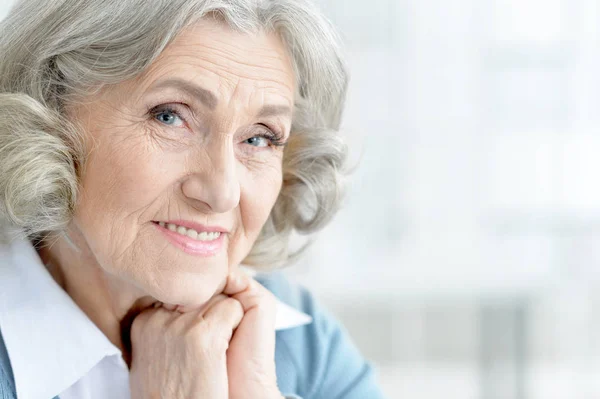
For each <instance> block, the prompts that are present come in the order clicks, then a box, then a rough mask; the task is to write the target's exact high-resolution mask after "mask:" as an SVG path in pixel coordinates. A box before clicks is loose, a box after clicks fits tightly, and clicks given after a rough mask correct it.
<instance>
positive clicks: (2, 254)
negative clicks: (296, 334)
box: [0, 240, 312, 399]
mask: <svg viewBox="0 0 600 399" xmlns="http://www.w3.org/2000/svg"><path fill="white" fill-rule="evenodd" d="M311 321H312V319H311V317H310V316H308V315H306V314H304V313H301V312H299V311H297V310H295V309H293V308H291V307H289V306H288V305H285V304H284V303H283V302H278V307H277V318H276V330H282V329H286V328H291V327H295V326H300V325H304V324H308V323H310V322H311ZM0 330H1V331H2V337H3V339H4V343H5V345H6V349H7V352H8V355H9V358H10V362H11V365H12V369H13V374H14V378H15V386H16V391H17V398H18V399H53V398H54V397H55V396H57V395H59V396H60V399H106V398H111V399H129V398H130V393H129V370H128V369H127V365H126V364H125V362H124V361H123V358H122V357H121V351H120V350H119V348H117V347H116V346H115V345H113V344H112V343H111V342H110V341H109V340H108V338H106V336H105V335H104V334H103V333H102V332H101V331H100V330H99V329H98V327H96V325H95V324H94V323H93V322H92V321H91V320H90V319H89V318H88V317H87V316H86V314H85V313H84V312H83V311H82V310H81V309H80V308H79V307H78V306H77V305H76V304H75V302H73V300H72V299H71V298H70V297H69V295H68V294H67V293H66V292H65V291H64V290H63V289H62V288H61V287H60V286H59V285H58V284H57V283H56V281H54V279H53V278H52V276H51V275H50V273H49V272H48V270H47V269H46V267H45V266H44V265H43V263H42V261H41V259H40V258H39V256H38V254H37V252H36V251H35V249H34V248H33V246H32V245H31V243H30V242H29V241H27V240H15V241H14V242H13V243H12V244H11V245H10V246H8V247H7V246H2V245H0Z"/></svg>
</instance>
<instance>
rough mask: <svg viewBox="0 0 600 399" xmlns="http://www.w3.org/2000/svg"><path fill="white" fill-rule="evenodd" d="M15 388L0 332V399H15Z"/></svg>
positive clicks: (0, 332)
mask: <svg viewBox="0 0 600 399" xmlns="http://www.w3.org/2000/svg"><path fill="white" fill-rule="evenodd" d="M15 398H16V394H15V387H14V381H13V374H12V368H11V367H10V361H9V359H8V353H7V352H6V346H5V345H4V340H3V339H2V331H0V399H15Z"/></svg>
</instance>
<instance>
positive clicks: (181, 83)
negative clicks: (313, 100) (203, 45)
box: [151, 78, 292, 118]
mask: <svg viewBox="0 0 600 399" xmlns="http://www.w3.org/2000/svg"><path fill="white" fill-rule="evenodd" d="M167 87H171V88H175V89H177V90H181V91H183V92H185V93H187V94H188V95H190V96H192V97H195V98H197V99H198V100H200V102H201V103H203V104H204V105H205V106H206V107H208V108H209V109H210V110H213V109H215V108H216V107H217V104H218V102H219V100H218V99H217V96H216V95H215V94H214V93H213V92H212V91H210V90H208V89H205V88H203V87H200V86H198V85H196V84H195V83H191V82H188V81H187V80H184V79H179V78H170V79H165V80H162V81H160V82H158V83H157V84H155V85H154V86H152V87H151V90H152V91H154V90H159V89H164V88H167ZM279 115H283V116H290V117H291V116H292V109H291V108H290V107H288V106H287V105H265V106H264V107H262V108H261V109H260V111H259V112H258V114H257V116H258V117H259V118H268V117H272V116H279Z"/></svg>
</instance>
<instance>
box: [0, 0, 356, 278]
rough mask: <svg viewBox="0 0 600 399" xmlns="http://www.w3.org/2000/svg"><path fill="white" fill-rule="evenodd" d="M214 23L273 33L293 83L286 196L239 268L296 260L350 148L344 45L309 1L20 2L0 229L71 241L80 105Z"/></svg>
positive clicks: (79, 161) (337, 189) (2, 86)
mask: <svg viewBox="0 0 600 399" xmlns="http://www.w3.org/2000/svg"><path fill="white" fill-rule="evenodd" d="M201 18H218V19H220V20H222V21H223V22H225V23H227V24H228V26H230V27H231V28H232V29H235V30H238V31H241V32H247V33H251V32H256V31H258V30H266V31H269V32H274V33H276V34H278V35H279V36H280V37H281V38H282V40H283V42H284V43H285V45H286V47H287V50H288V52H289V54H290V55H291V58H292V61H293V65H294V72H295V74H296V80H297V82H298V87H297V95H296V101H295V102H296V110H295V113H294V120H293V123H292V135H291V137H290V141H289V145H288V146H287V148H286V149H285V153H284V160H283V186H282V190H281V192H280V195H279V197H278V199H277V201H276V203H275V205H274V207H273V209H272V211H271V214H270V216H269V219H268V220H267V222H266V224H265V226H264V227H263V229H262V232H261V234H260V236H259V238H258V239H257V241H256V243H255V244H254V246H253V249H252V251H251V252H250V254H249V255H248V257H247V258H246V259H245V261H244V263H245V264H248V265H251V266H254V267H261V268H265V267H268V266H275V265H281V264H284V263H286V262H287V261H288V260H289V259H291V258H292V257H293V255H294V254H293V253H292V252H291V251H290V250H289V237H290V234H291V233H292V232H293V231H294V230H295V231H297V232H299V233H302V234H308V233H312V232H315V231H317V230H319V229H320V228H322V227H323V226H324V225H325V224H326V223H327V222H328V221H329V220H330V219H331V218H332V216H333V215H334V213H335V212H336V210H337V208H338V207H339V204H340V201H341V196H342V177H343V174H344V163H345V159H346V152H347V151H346V146H345V144H344V142H343V140H342V139H341V138H340V136H339V135H338V133H337V131H338V129H339V124H340V118H341V113H342V109H343V106H344V101H345V96H346V88H347V81H348V76H347V72H346V68H345V65H344V62H343V59H342V56H341V51H340V46H339V40H338V37H337V35H336V33H335V31H334V30H333V29H332V27H331V25H330V24H329V23H328V22H327V20H326V19H325V18H324V17H323V16H322V15H321V14H320V12H319V11H318V10H317V9H316V7H315V6H314V5H313V4H311V3H309V2H308V1H305V0H153V1H148V0H93V1H90V0H45V1H41V0H21V1H20V2H19V3H17V5H16V6H15V7H14V8H13V9H12V10H11V12H10V13H9V15H8V17H7V18H6V19H5V20H4V21H2V22H1V23H0V54H2V57H1V59H0V113H1V114H2V118H0V227H3V229H2V230H4V231H5V232H8V231H11V232H13V233H14V231H20V232H23V233H22V234H26V235H27V237H28V238H29V239H31V240H36V241H37V240H42V239H43V238H48V237H50V236H52V235H54V234H60V233H62V232H64V230H65V228H66V226H67V225H68V223H69V222H70V221H71V219H72V215H73V210H74V208H75V206H76V203H77V192H78V176H79V175H80V173H81V168H83V167H84V166H85V153H84V151H85V150H84V148H85V146H84V145H83V140H84V135H82V134H81V129H80V128H78V127H77V126H75V125H74V124H73V123H71V122H69V121H67V120H66V118H63V117H62V115H63V110H64V109H65V108H66V107H67V106H68V105H69V104H70V103H72V102H73V101H74V100H75V99H76V98H78V97H79V96H81V95H83V96H85V94H86V93H88V94H89V93H92V92H95V91H97V90H99V89H100V88H101V87H102V86H103V85H109V84H115V83H118V82H121V81H124V80H126V79H129V78H132V77H135V76H136V75H138V74H140V73H141V72H142V71H144V70H145V69H146V68H147V67H148V66H149V65H150V64H151V63H152V62H153V61H154V60H155V59H156V58H157V57H158V55H159V54H160V53H161V52H162V51H163V49H164V48H165V47H166V46H167V45H168V44H169V42H171V41H172V40H173V39H174V37H175V36H176V35H177V34H178V33H179V32H180V31H181V30H182V29H184V28H185V27H186V26H189V25H190V24H193V23H195V22H197V21H198V20H199V19H201Z"/></svg>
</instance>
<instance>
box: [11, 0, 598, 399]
mask: <svg viewBox="0 0 600 399" xmlns="http://www.w3.org/2000/svg"><path fill="white" fill-rule="evenodd" d="M90 1H92V0H90ZM317 1H318V3H319V4H320V6H321V8H322V9H323V11H324V12H325V13H326V14H327V15H328V16H329V18H330V19H331V20H332V21H333V22H334V24H335V25H336V26H337V27H338V29H339V30H340V32H341V34H342V36H343V39H344V41H345V44H346V52H347V55H348V64H349V67H350V69H351V73H352V82H351V87H350V94H349V102H348V107H347V111H346V114H345V120H344V134H345V135H346V136H347V137H348V140H349V142H350V143H351V145H352V154H353V155H352V159H353V160H355V161H358V160H359V159H360V166H359V168H358V169H357V170H356V172H355V173H354V175H353V176H352V179H351V187H350V189H349V195H348V199H347V201H346V205H345V207H344V209H343V210H342V211H341V213H340V214H339V216H338V217H337V219H336V220H335V222H334V223H333V224H332V225H331V226H330V227H329V228H327V230H326V231H324V232H323V233H322V234H321V235H320V236H319V239H318V241H317V243H316V244H315V245H314V246H313V248H312V249H311V250H310V251H309V252H308V253H307V256H306V257H305V258H304V259H303V260H302V261H301V262H299V263H298V264H296V265H294V266H293V267H291V268H289V269H288V270H287V272H288V273H289V274H291V275H293V277H294V278H295V279H297V280H298V281H300V282H301V283H303V284H304V285H306V286H308V287H309V288H311V289H312V290H313V292H314V293H315V294H316V295H317V297H318V298H319V299H320V300H321V301H322V302H323V303H324V304H325V305H326V306H327V307H329V309H331V310H332V311H333V313H334V314H335V315H336V316H337V317H338V318H339V319H340V320H342V321H343V323H344V324H345V325H346V328H347V329H348V331H349V332H350V334H351V335H352V336H353V338H354V340H355V341H356V343H357V345H358V346H359V347H360V348H361V350H362V351H363V353H364V354H365V355H366V356H367V357H368V358H369V359H370V361H371V362H372V364H373V365H374V366H375V367H376V368H377V372H378V376H379V379H380V381H381V384H382V385H383V387H384V390H385V392H386V393H387V394H388V396H389V397H390V398H392V399H396V398H411V399H433V398H435V399H438V398H440V397H444V398H447V397H449V398H460V399H463V398H465V399H468V398H477V399H496V398H498V399H500V398H501V399H558V398H560V399H563V398H564V399H587V398H590V399H591V398H600V307H599V305H600V292H598V290H597V288H598V287H600V245H599V244H600V184H598V182H597V178H598V176H599V175H600V155H599V154H600V131H599V128H600V112H598V109H600V108H599V107H600V78H599V76H600V45H599V39H600V37H599V32H598V22H599V21H600V1H598V0H453V1H442V0H437V1H434V0H369V1H364V0H317ZM10 4H12V0H0V6H1V7H0V18H2V17H3V16H4V15H5V13H6V12H7V7H8V6H9V5H10ZM365 399H366V398H365Z"/></svg>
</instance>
